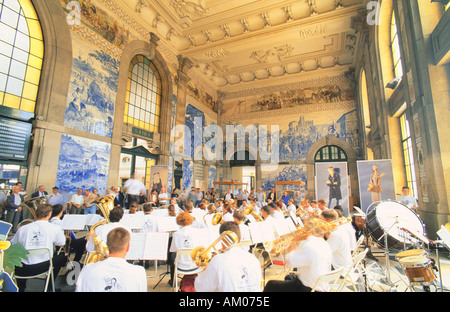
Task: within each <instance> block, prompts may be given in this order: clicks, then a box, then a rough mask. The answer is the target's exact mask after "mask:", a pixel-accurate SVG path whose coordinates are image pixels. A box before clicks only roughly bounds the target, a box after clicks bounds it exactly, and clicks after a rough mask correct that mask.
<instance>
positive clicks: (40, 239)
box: [11, 204, 67, 292]
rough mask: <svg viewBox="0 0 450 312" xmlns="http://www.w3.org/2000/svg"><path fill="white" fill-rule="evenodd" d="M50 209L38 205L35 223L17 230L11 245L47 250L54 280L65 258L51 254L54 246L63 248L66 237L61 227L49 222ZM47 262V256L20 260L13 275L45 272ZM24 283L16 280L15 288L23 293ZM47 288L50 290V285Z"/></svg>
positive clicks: (23, 280)
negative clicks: (20, 264)
mask: <svg viewBox="0 0 450 312" xmlns="http://www.w3.org/2000/svg"><path fill="white" fill-rule="evenodd" d="M52 209H53V208H52V206H51V205H49V204H40V205H38V206H37V208H36V212H35V213H36V221H34V222H32V223H29V224H26V225H23V226H21V227H20V228H18V229H17V232H16V234H15V235H14V237H13V238H12V239H11V244H16V243H19V244H21V245H22V246H23V247H25V249H27V250H30V249H36V248H43V247H47V248H49V249H50V257H51V258H52V263H53V276H54V279H55V278H56V277H57V276H58V273H59V271H60V269H61V267H62V266H63V265H65V263H66V260H67V257H66V255H65V254H64V253H60V254H54V253H53V250H54V247H55V246H57V247H59V246H64V244H65V243H66V237H65V235H64V232H63V230H62V229H61V227H59V226H57V225H55V224H51V223H50V222H49V220H50V217H51V215H52ZM49 260H50V258H49V255H48V254H43V255H39V256H28V257H27V259H25V260H22V267H17V266H16V267H15V270H14V271H15V274H16V275H19V276H32V275H37V274H39V273H43V272H46V271H47V270H48V266H49ZM26 281H27V280H26V279H17V286H18V288H19V291H20V292H23V291H25V288H26ZM50 283H51V282H50ZM48 287H49V289H52V285H51V284H49V285H48Z"/></svg>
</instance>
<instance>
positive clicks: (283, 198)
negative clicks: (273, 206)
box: [281, 191, 291, 206]
mask: <svg viewBox="0 0 450 312" xmlns="http://www.w3.org/2000/svg"><path fill="white" fill-rule="evenodd" d="M290 198H291V196H289V195H288V192H286V191H284V192H283V196H282V197H281V200H282V201H283V202H284V204H285V205H286V206H287V205H289V203H288V200H289V199H290Z"/></svg>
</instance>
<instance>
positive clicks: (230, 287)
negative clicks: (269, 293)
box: [195, 221, 262, 292]
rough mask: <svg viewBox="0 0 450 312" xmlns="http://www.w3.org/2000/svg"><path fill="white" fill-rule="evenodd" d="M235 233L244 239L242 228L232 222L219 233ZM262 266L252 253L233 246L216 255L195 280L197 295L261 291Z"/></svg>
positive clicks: (221, 227)
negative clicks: (203, 293) (198, 293)
mask: <svg viewBox="0 0 450 312" xmlns="http://www.w3.org/2000/svg"><path fill="white" fill-rule="evenodd" d="M225 231H233V232H234V233H236V234H237V236H238V237H239V240H240V239H241V233H240V230H239V226H238V225H237V224H236V223H235V222H233V221H231V222H225V223H223V224H222V225H221V226H220V229H219V232H220V233H223V232H225ZM261 277H262V272H261V264H260V263H259V260H258V259H257V258H256V257H255V255H253V254H252V253H249V252H248V251H245V250H243V249H242V248H240V247H234V246H233V247H231V248H229V249H228V250H226V251H225V252H223V253H220V254H218V255H216V256H214V257H213V258H212V259H211V261H210V262H209V263H208V265H207V267H206V269H205V270H204V271H202V272H201V273H199V274H198V276H197V278H196V279H195V290H196V291H197V292H260V291H261Z"/></svg>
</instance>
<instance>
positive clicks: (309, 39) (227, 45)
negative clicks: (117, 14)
mask: <svg viewBox="0 0 450 312" xmlns="http://www.w3.org/2000/svg"><path fill="white" fill-rule="evenodd" d="M117 2H118V3H119V5H120V6H121V7H123V8H126V9H127V11H129V12H130V14H132V15H133V17H134V18H135V19H136V20H138V21H139V22H140V23H142V25H143V26H145V27H146V28H147V29H148V30H149V31H151V32H153V33H155V34H156V35H157V36H158V37H159V38H160V40H161V41H163V42H164V43H165V44H166V45H167V46H168V47H170V48H171V49H172V50H173V52H174V53H175V54H177V55H180V56H182V57H185V58H187V59H189V60H190V61H191V63H192V65H193V66H192V68H191V71H195V72H196V75H197V76H199V77H201V78H202V80H204V81H205V82H207V83H208V84H209V85H210V86H211V87H212V88H214V89H215V90H218V91H224V92H233V91H237V90H242V89H246V88H256V87H263V86H269V85H273V84H280V83H290V82H293V81H298V80H302V79H306V78H310V77H312V76H317V75H329V74H333V73H334V74H335V73H343V72H346V71H348V70H349V67H351V66H352V63H353V55H354V54H355V49H356V48H357V47H356V45H355V43H356V39H357V34H356V33H355V30H354V29H352V27H351V26H352V18H353V17H355V16H357V15H358V10H360V9H364V8H365V3H366V2H367V1H364V0H295V1H294V0H157V1H156V0H118V1H117Z"/></svg>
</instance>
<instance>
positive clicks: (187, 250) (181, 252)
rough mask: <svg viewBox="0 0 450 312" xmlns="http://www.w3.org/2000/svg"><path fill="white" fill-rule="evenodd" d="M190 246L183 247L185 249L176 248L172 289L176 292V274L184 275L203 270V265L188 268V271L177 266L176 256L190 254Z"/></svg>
mask: <svg viewBox="0 0 450 312" xmlns="http://www.w3.org/2000/svg"><path fill="white" fill-rule="evenodd" d="M191 251H192V249H191V248H185V249H178V250H177V254H176V256H175V265H174V267H175V271H174V274H173V279H174V281H173V291H174V292H177V291H178V274H182V275H186V274H197V273H200V272H201V271H203V269H204V268H203V267H198V268H196V269H194V270H189V271H185V270H183V269H180V268H178V257H179V256H190V255H191Z"/></svg>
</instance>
